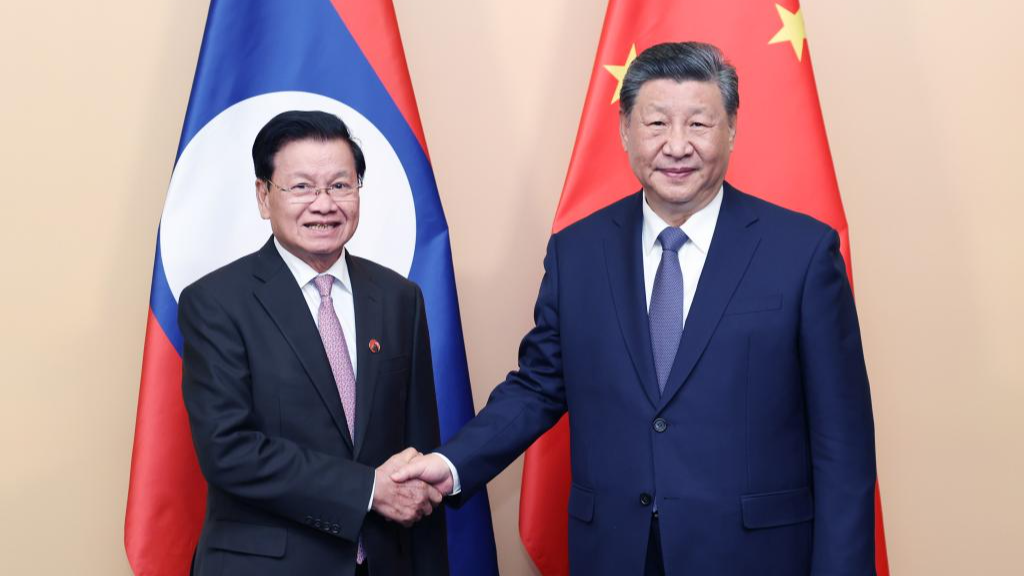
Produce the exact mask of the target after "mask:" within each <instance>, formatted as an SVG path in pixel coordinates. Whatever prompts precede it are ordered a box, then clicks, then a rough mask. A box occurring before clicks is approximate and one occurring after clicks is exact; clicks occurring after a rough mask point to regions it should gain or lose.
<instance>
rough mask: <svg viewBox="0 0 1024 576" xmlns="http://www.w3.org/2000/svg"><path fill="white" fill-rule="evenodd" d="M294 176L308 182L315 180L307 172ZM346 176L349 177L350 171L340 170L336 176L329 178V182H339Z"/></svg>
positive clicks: (297, 173) (296, 173)
mask: <svg viewBox="0 0 1024 576" xmlns="http://www.w3.org/2000/svg"><path fill="white" fill-rule="evenodd" d="M292 176H293V177H295V178H304V179H306V180H315V178H313V177H312V176H310V175H309V174H307V173H306V172H294V173H293V174H292ZM345 176H349V171H348V170H339V171H338V172H335V173H334V175H333V176H331V177H330V178H329V180H337V179H338V178H342V177H345Z"/></svg>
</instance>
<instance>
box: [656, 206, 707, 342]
mask: <svg viewBox="0 0 1024 576" xmlns="http://www.w3.org/2000/svg"><path fill="white" fill-rule="evenodd" d="M643 206H644V207H643V212H644V226H643V231H642V232H641V234H640V249H641V254H643V256H644V289H645V292H646V295H647V309H648V310H650V309H651V292H652V291H653V290H654V277H655V275H657V273H658V265H659V264H661V253H662V252H663V250H662V249H661V242H658V235H659V234H661V231H662V230H664V229H665V228H668V226H669V225H668V224H666V223H665V221H664V220H662V219H661V217H660V216H658V215H657V214H655V213H654V210H652V209H651V207H650V206H649V205H648V204H647V192H646V191H645V192H644V202H643ZM721 209H722V189H721V188H719V189H718V194H715V197H714V198H712V199H711V202H708V205H707V206H705V207H703V208H701V209H700V210H698V211H697V212H695V213H694V214H693V215H692V216H690V218H689V219H687V220H686V222H684V223H683V225H682V226H680V227H679V229H680V230H682V231H683V233H684V234H686V237H687V238H689V240H687V242H686V244H683V247H682V248H680V249H679V269H680V270H682V271H683V324H684V325H685V324H686V318H687V317H689V314H690V304H692V303H693V296H694V294H696V293H697V283H698V282H700V273H701V272H703V271H704V262H705V261H706V260H707V258H708V250H710V249H711V238H712V237H714V235H715V225H716V224H718V213H719V212H720V211H721Z"/></svg>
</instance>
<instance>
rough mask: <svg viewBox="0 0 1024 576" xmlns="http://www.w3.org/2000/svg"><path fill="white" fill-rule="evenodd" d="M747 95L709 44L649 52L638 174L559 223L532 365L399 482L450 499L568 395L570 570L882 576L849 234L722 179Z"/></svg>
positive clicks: (636, 146) (632, 75)
mask: <svg viewBox="0 0 1024 576" xmlns="http://www.w3.org/2000/svg"><path fill="white" fill-rule="evenodd" d="M738 109H739V90H738V78H737V75H736V71H735V69H734V68H733V67H732V66H731V65H730V64H729V63H728V62H726V61H725V59H724V58H723V56H722V54H721V53H720V52H719V50H718V49H717V48H715V47H714V46H710V45H707V44H700V43H694V42H686V43H670V44H660V45H657V46H653V47H651V48H649V49H647V50H645V51H644V52H643V53H642V54H640V56H639V57H637V58H636V60H635V61H634V62H633V63H632V65H631V66H630V68H629V70H628V72H627V73H626V76H625V78H624V80H623V84H622V90H621V96H620V123H619V129H620V136H621V139H622V145H623V147H624V148H625V150H626V153H627V155H628V156H629V162H630V165H631V167H632V169H633V172H634V173H635V174H636V177H637V179H638V180H639V181H640V184H641V185H642V189H641V190H640V191H638V192H637V193H635V194H633V195H631V196H628V197H626V198H625V199H623V200H621V201H619V202H616V203H614V204H612V205H611V206H608V207H607V208H604V209H603V210H600V211H598V212H596V213H594V214H593V215H591V216H589V217H587V218H584V219H583V220H581V221H579V222H578V223H576V224H574V225H572V226H570V227H568V228H566V229H565V230H563V231H561V232H559V233H557V234H555V235H553V236H552V237H551V240H550V242H549V244H548V250H547V257H546V258H545V261H544V270H545V274H544V279H543V281H542V282H541V287H540V294H539V296H538V298H537V305H536V310H535V321H536V325H535V327H534V328H533V329H532V330H531V331H530V333H529V334H527V335H526V337H525V338H524V339H523V342H522V345H521V347H520V352H519V369H518V370H516V371H514V372H512V373H510V374H509V375H508V378H507V379H506V380H505V381H504V382H503V383H502V384H500V385H499V386H498V387H497V388H495V390H494V392H493V393H492V394H491V397H490V399H489V400H488V403H487V406H486V407H484V409H483V410H482V411H481V412H480V414H479V415H478V416H477V417H476V418H475V419H474V420H472V421H471V422H470V423H469V424H468V425H466V426H465V427H464V428H463V429H462V431H461V432H460V433H459V435H458V436H456V437H455V438H454V439H453V440H452V441H451V442H449V443H448V444H446V445H444V446H442V447H441V448H439V449H438V451H437V452H435V453H433V454H428V455H426V456H421V457H418V458H416V459H413V460H412V461H411V462H410V463H409V464H407V465H406V466H405V467H404V468H402V469H401V470H399V471H398V472H397V473H396V474H395V475H393V476H392V478H393V479H394V480H396V481H403V480H407V479H410V478H420V479H422V480H425V481H427V482H429V483H431V484H433V485H434V486H436V487H437V488H438V489H439V490H440V491H441V492H442V493H445V494H453V495H454V496H453V499H454V500H455V502H456V503H457V502H458V501H459V500H461V499H463V498H465V497H466V496H468V495H470V494H472V493H473V492H475V491H476V490H479V489H480V488H481V487H483V486H484V484H485V483H486V482H487V481H488V480H490V479H491V478H493V477H494V476H495V475H496V474H497V473H498V472H500V471H501V470H502V469H504V468H505V466H507V465H508V464H509V463H510V462H511V461H512V460H513V459H515V458H516V456H518V455H519V454H520V453H521V452H522V451H523V450H525V449H526V447H527V446H529V445H530V443H532V442H533V441H534V440H535V439H536V438H537V437H538V436H540V435H541V434H542V433H543V432H544V431H546V430H547V429H548V428H550V427H551V426H552V425H553V424H554V423H555V422H557V421H558V419H559V418H560V417H561V416H562V414H564V413H566V412H568V413H569V426H570V439H571V458H572V486H571V488H570V494H569V509H568V513H569V562H570V566H571V570H572V573H573V574H578V575H588V576H589V575H597V574H614V575H619V574H683V575H702V576H703V575H715V576H740V575H759V576H760V575H773V574H778V575H785V576H795V575H807V574H813V575H820V576H826V575H828V576H837V575H854V574H856V575H868V574H874V500H873V497H874V487H875V454H874V432H873V422H872V415H871V400H870V396H869V391H868V379H867V372H866V369H865V366H864V358H863V351H862V346H861V339H860V330H859V327H858V323H857V314H856V310H855V308H854V303H853V297H852V293H851V291H850V285H849V282H848V280H847V278H846V274H845V266H844V264H843V260H842V256H841V255H840V253H839V237H838V235H837V234H836V232H835V231H834V230H832V229H831V228H829V227H828V226H826V225H825V224H822V223H821V222H818V221H816V220H814V219H812V218H810V217H808V216H805V215H802V214H797V213H795V212H791V211H789V210H785V209H783V208H780V207H778V206H775V205H773V204H770V203H767V202H765V201H762V200H759V199H757V198H754V197H753V196H748V195H746V194H744V193H742V192H740V191H739V190H737V189H735V188H734V187H732V186H730V185H729V184H728V183H726V182H725V173H726V169H727V168H728V165H729V157H730V154H731V152H732V149H733V143H734V141H735V138H736V119H737V112H738Z"/></svg>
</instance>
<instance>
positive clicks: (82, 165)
mask: <svg viewBox="0 0 1024 576" xmlns="http://www.w3.org/2000/svg"><path fill="white" fill-rule="evenodd" d="M206 5H207V0H151V1H149V2H132V1H129V0H96V1H94V2H89V3H85V2H70V1H68V0H57V1H56V2H45V3H44V2H35V3H29V2H14V1H13V0H11V1H7V2H4V3H3V4H2V5H0V22H3V23H4V33H3V34H0V54H2V56H0V78H2V79H3V90H2V91H0V104H2V105H0V115H2V116H0V118H2V123H0V126H2V130H3V132H2V134H3V136H2V139H0V167H2V170H0V175H2V181H0V198H2V199H3V200H2V201H3V205H4V209H3V216H4V218H3V219H4V222H3V225H2V226H0V246H2V247H3V248H2V250H3V262H4V264H5V269H6V273H5V274H4V277H3V282H2V284H0V286H2V288H0V290H2V292H0V312H2V315H0V319H2V322H3V326H4V328H3V330H2V332H0V367H2V368H0V370H2V372H0V374H2V376H0V382H2V388H0V394H2V396H0V454H2V455H3V460H2V461H3V471H2V472H0V487H2V489H0V558H2V559H3V560H2V563H3V565H4V568H2V569H0V571H2V572H4V573H10V574H96V575H109V574H128V573H129V572H128V568H127V563H126V561H125V559H124V552H123V548H122V544H121V538H122V535H121V526H122V522H123V514H124V503H125V493H126V489H127V481H128V468H129V458H130V452H131V441H132V433H133V426H134V418H135V401H136V396H137V390H138V377H139V370H140V362H141V351H142V336H143V332H144V325H145V318H146V310H147V301H148V294H149V280H150V274H151V266H152V259H153V249H154V241H155V235H156V226H157V222H158V220H159V215H160V210H161V206H162V202H163V195H164V191H165V189H166V185H167V181H168V178H169V175H170V171H171V168H172V162H173V158H174V152H175V149H176V147H177V141H178V135H179V131H180V128H181V122H182V118H183V116H184V112H185V107H186V104H187V99H188V92H189V88H190V85H191V80H192V74H193V71H194V67H195V62H196V56H197V54H198V49H199V41H200V38H201V35H202V28H203V23H204V19H205V11H206ZM396 8H397V11H398V16H399V22H400V25H401V28H402V32H403V36H404V38H405V43H406V51H407V53H408V58H409V65H410V69H411V74H412V78H413V83H414V86H415V89H416V92H417V96H418V99H419V103H420V111H421V113H422V116H423V122H424V127H425V130H426V134H427V139H428V142H429V145H430V151H431V155H432V158H433V161H434V167H435V171H436V175H437V180H438V183H439V187H440V190H441V195H442V199H443V201H444V203H445V207H446V210H447V214H448V218H449V225H450V227H451V236H452V240H453V249H454V256H455V265H456V271H457V276H458V286H459V293H460V294H459V295H460V301H461V305H462V312H463V317H464V323H465V331H466V336H467V342H468V352H469V361H470V369H471V374H472V377H473V381H474V383H475V385H474V390H475V395H476V401H477V405H478V406H479V405H481V404H482V402H483V401H484V400H485V399H486V395H487V393H488V392H489V391H490V389H491V388H492V387H493V385H494V384H495V383H496V382H498V380H499V379H500V378H501V377H502V376H503V374H504V373H505V372H506V371H507V370H508V369H510V368H511V367H513V366H514V362H515V352H516V346H517V344H518V339H519V337H520V336H521V335H522V334H523V333H524V332H525V330H526V329H527V328H528V327H529V325H530V313H531V307H532V302H533V298H534V296H535V294H536V288H537V283H538V281H539V277H540V263H541V257H542V251H543V245H544V242H545V239H546V235H547V231H548V229H549V227H550V223H551V219H552V216H553V214H554V208H555V204H556V202H557V198H558V194H559V191H560V189H561V184H562V179H563V177H564V173H565V168H566V165H567V162H568V156H569V153H570V150H571V147H572V143H573V139H574V137H575V131H576V125H577V121H578V118H579V113H580V109H581V107H582V103H583V97H584V92H585V89H586V83H587V76H588V74H589V70H590V66H591V64H592V59H593V54H594V52H595V50H596V42H597V38H598V34H599V31H600V26H601V21H602V19H603V11H604V2H598V1H593V0H590V1H586V0H563V1H561V2H545V1H541V0H519V1H518V2H486V3H485V2H454V1H451V0H448V1H432V2H423V1H417V0H398V1H396ZM805 12H806V22H807V29H808V34H809V38H810V46H811V50H812V53H813V56H814V62H815V66H816V72H817V77H818V87H819V92H820V95H821V101H822V107H823V109H824V114H825V120H826V124H827V126H828V132H829V137H830V140H831V143H832V151H833V154H834V156H835V163H836V170H837V172H838V175H839V181H840V185H841V189H842V192H843V198H844V201H845V204H846V209H847V214H848V217H849V220H850V228H851V232H852V234H851V235H852V243H853V254H854V264H855V266H854V270H855V277H856V283H857V290H858V302H859V308H860V315H861V320H862V323H863V328H864V334H865V342H866V346H867V355H868V364H869V370H870V373H871V377H872V384H873V390H874V402H875V411H876V412H875V419H876V423H877V429H878V461H879V470H880V475H881V482H882V489H883V493H884V498H885V505H886V527H887V529H888V535H889V550H890V556H891V566H892V568H893V573H894V574H899V575H900V576H910V575H922V576H931V575H961V574H986V575H987V574H993V575H1002V574H1007V575H1008V574H1020V573H1024V561H1022V560H1021V556H1020V552H1019V550H1018V547H1019V542H1020V540H1021V536H1022V529H1021V528H1020V527H1019V525H1018V520H1019V518H1020V517H1021V515H1022V513H1024V491H1022V490H1021V486H1024V462H1022V460H1024V459H1022V457H1021V456H1020V454H1021V450H1022V448H1021V446H1022V440H1024V423H1022V421H1021V419H1020V418H1019V417H1017V413H1018V412H1020V411H1021V409H1022V408H1024V368H1022V364H1021V361H1020V357H1021V352H1020V350H1021V348H1022V346H1021V344H1022V338H1021V337H1020V335H1019V334H1020V330H1021V327H1022V326H1024V303H1022V296H1021V292H1022V290H1021V284H1022V282H1024V257H1022V256H1021V247H1022V246H1024V242H1022V241H1021V239H1020V238H1019V237H1018V236H1019V232H1018V230H1019V229H1018V228H1017V226H1018V225H1019V224H1018V222H1017V220H1018V218H1019V216H1018V215H1019V214H1020V213H1021V212H1022V211H1024V198H1022V194H1021V185H1020V184H1019V183H1018V182H1019V178H1020V176H1019V174H1018V170H1019V169H1020V164H1018V162H1019V159H1018V156H1019V155H1020V153H1021V152H1022V149H1021V145H1020V144H1019V142H1018V135H1019V134H1020V133H1021V132H1022V129H1024V125H1022V124H1024V123H1022V117H1024V114H1022V112H1021V106H1020V104H1019V100H1020V94H1021V93H1022V91H1024V90H1022V89H1024V81H1022V77H1021V76H1022V70H1024V58H1022V56H1024V48H1022V44H1021V43H1020V41H1019V36H1020V31H1019V24H1020V22H1021V21H1024V8H1022V7H1021V4H1020V3H1017V2H1008V1H1006V2H1001V1H999V0H978V1H977V2H974V3H963V2H953V1H936V0H931V1H926V0H889V1H884V0H861V1H858V2H825V1H824V0H814V1H812V0H807V1H806V2H805ZM262 32H264V33H267V32H270V31H262ZM741 137H742V136H741ZM483 237H486V238H487V239H488V240H487V244H486V246H484V245H481V242H480V238H483ZM496 303H500V304H499V305H495V304H496ZM519 474H520V466H519V464H516V465H514V466H512V467H511V468H510V469H509V470H508V471H506V472H505V473H504V474H502V475H501V476H500V477H499V478H498V479H497V480H495V481H494V482H492V484H491V487H490V494H491V505H492V509H493V512H494V518H495V532H496V537H497V539H498V547H499V561H500V563H501V567H502V573H504V574H530V573H531V570H530V568H529V567H528V566H529V564H528V561H527V560H526V557H525V555H524V553H523V551H522V546H521V544H520V543H519V541H518V534H517V527H516V519H517V507H518V488H519Z"/></svg>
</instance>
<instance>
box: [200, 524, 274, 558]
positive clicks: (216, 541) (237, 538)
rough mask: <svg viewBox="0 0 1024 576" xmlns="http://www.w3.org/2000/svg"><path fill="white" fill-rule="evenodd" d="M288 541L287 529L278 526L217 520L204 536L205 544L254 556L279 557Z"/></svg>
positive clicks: (217, 548)
mask: <svg viewBox="0 0 1024 576" xmlns="http://www.w3.org/2000/svg"><path fill="white" fill-rule="evenodd" d="M287 541H288V531H287V530H286V529H284V528H281V527H280V526H260V525H258V524H245V523H242V522H228V521H224V520H218V521H216V522H214V523H213V525H212V526H211V530H210V533H209V535H208V536H207V537H206V543H207V546H208V547H210V548H213V549H216V550H228V551H231V552H240V553H242V554H253V555H255V556H267V557H269V558H281V557H282V556H284V550H285V546H286V544H287Z"/></svg>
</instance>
